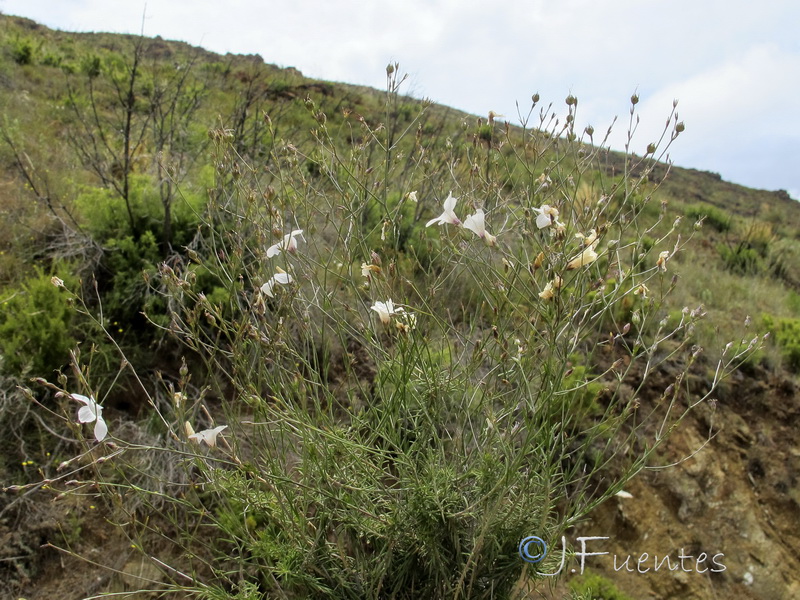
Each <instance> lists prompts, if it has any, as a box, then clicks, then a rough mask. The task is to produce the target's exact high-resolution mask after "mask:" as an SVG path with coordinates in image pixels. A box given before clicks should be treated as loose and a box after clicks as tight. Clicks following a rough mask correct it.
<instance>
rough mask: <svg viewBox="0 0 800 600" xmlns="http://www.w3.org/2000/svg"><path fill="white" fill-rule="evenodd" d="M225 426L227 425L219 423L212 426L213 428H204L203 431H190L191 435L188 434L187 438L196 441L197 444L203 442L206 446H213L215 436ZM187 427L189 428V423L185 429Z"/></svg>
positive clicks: (215, 440) (215, 441)
mask: <svg viewBox="0 0 800 600" xmlns="http://www.w3.org/2000/svg"><path fill="white" fill-rule="evenodd" d="M187 425H188V422H187ZM227 428H228V426H227V425H220V426H219V427H214V429H204V430H203V431H198V432H197V433H192V434H191V435H189V439H190V440H192V441H193V442H197V443H198V444H199V443H200V442H205V443H206V446H208V447H209V448H213V447H215V446H216V445H217V436H218V435H219V432H220V431H222V430H223V429H227ZM188 429H191V425H189V427H188V428H187V431H188Z"/></svg>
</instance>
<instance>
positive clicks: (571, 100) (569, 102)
mask: <svg viewBox="0 0 800 600" xmlns="http://www.w3.org/2000/svg"><path fill="white" fill-rule="evenodd" d="M565 102H566V103H567V106H575V105H576V104H577V103H578V99H577V98H576V97H575V96H573V95H572V94H570V95H569V96H567V98H566V100H565Z"/></svg>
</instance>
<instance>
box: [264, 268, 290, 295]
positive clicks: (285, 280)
mask: <svg viewBox="0 0 800 600" xmlns="http://www.w3.org/2000/svg"><path fill="white" fill-rule="evenodd" d="M292 281H294V279H292V276H291V275H289V274H288V273H286V272H285V271H283V270H281V269H278V272H277V273H275V275H273V276H272V277H271V278H270V280H269V281H267V283H265V284H264V285H262V286H261V293H262V294H266V295H267V296H269V297H270V298H274V297H275V294H273V293H272V288H274V287H275V285H277V284H280V285H287V284H289V283H291V282H292Z"/></svg>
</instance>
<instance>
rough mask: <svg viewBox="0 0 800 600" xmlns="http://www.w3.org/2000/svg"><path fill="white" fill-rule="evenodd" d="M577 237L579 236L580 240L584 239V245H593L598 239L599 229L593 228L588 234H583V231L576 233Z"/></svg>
mask: <svg viewBox="0 0 800 600" xmlns="http://www.w3.org/2000/svg"><path fill="white" fill-rule="evenodd" d="M575 237H576V238H578V239H579V240H582V241H583V245H584V247H585V246H591V245H592V244H594V243H595V242H596V241H597V231H596V230H594V229H591V230H590V231H589V233H588V235H583V234H582V233H576V234H575Z"/></svg>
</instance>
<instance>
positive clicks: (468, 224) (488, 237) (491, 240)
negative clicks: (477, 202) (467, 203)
mask: <svg viewBox="0 0 800 600" xmlns="http://www.w3.org/2000/svg"><path fill="white" fill-rule="evenodd" d="M464 229H469V230H470V231H472V232H473V233H474V234H475V235H477V236H478V237H479V238H481V239H482V240H483V241H484V242H486V243H487V244H488V245H489V246H494V244H495V240H497V238H496V237H495V236H493V235H492V234H490V233H489V232H488V231H486V223H485V222H484V214H483V209H482V208H479V209H478V210H476V211H475V214H474V215H470V216H468V217H467V218H466V219H464Z"/></svg>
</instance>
